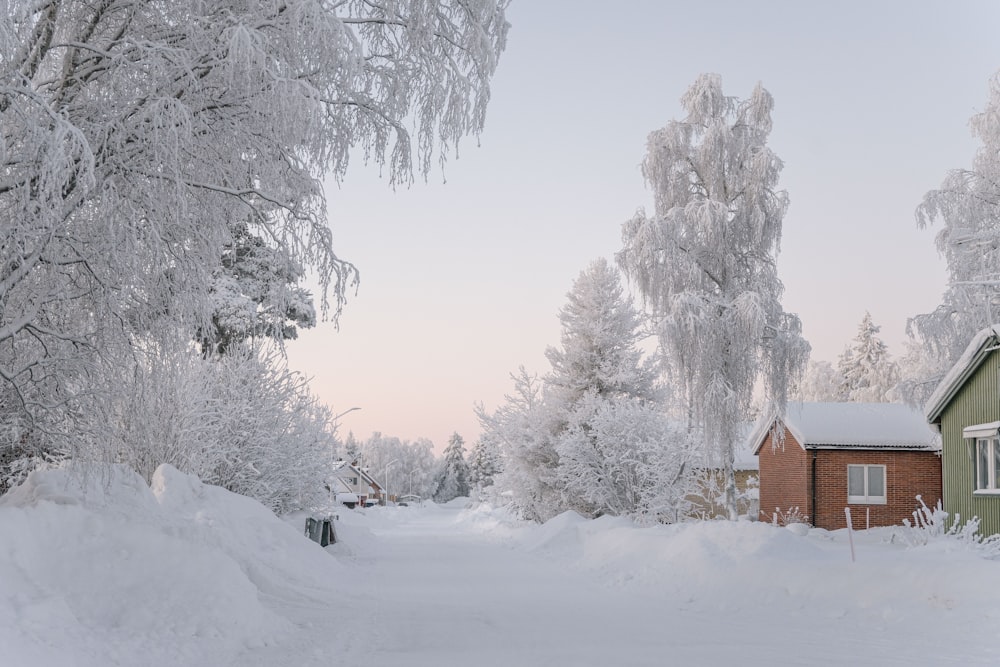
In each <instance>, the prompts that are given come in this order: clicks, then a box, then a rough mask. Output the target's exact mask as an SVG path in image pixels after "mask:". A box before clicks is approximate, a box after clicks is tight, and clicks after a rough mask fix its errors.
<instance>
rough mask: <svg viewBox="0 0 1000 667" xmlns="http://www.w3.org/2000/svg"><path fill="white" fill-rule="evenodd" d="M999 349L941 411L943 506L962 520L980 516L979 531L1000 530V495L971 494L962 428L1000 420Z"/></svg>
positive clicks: (971, 479) (992, 532) (967, 451)
mask: <svg viewBox="0 0 1000 667" xmlns="http://www.w3.org/2000/svg"><path fill="white" fill-rule="evenodd" d="M998 371H1000V351H994V352H991V353H990V356H989V357H987V358H986V360H985V361H984V362H983V363H982V364H981V365H980V366H979V369H978V370H976V372H975V374H974V375H973V376H972V377H971V378H969V380H968V381H967V382H966V383H965V386H964V387H962V389H961V390H960V391H959V392H958V394H956V395H955V397H954V398H953V399H952V401H951V403H949V404H948V406H947V407H946V408H945V409H944V412H942V414H941V440H942V466H943V468H942V483H943V485H944V508H945V510H946V511H947V512H948V513H949V514H951V515H952V517H954V515H955V514H958V515H960V516H961V518H962V522H963V523H964V522H965V521H966V520H968V519H970V518H971V517H973V516H978V517H979V522H980V523H979V525H980V529H979V530H980V533H981V534H983V535H993V534H997V533H1000V497H996V496H994V497H990V496H973V495H972V490H973V476H972V460H971V458H970V457H969V447H968V441H966V440H965V439H963V438H962V429H963V428H965V427H966V426H970V425H972V424H985V423H988V422H993V421H998V420H1000V388H998V386H997V382H998V380H1000V375H998Z"/></svg>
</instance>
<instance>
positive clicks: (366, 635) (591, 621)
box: [343, 505, 1000, 667]
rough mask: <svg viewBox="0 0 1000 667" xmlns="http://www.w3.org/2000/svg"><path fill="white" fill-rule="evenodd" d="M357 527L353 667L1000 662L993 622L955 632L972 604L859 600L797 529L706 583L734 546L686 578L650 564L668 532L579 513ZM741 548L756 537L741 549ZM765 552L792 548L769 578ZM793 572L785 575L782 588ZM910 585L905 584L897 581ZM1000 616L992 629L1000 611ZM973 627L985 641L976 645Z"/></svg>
mask: <svg viewBox="0 0 1000 667" xmlns="http://www.w3.org/2000/svg"><path fill="white" fill-rule="evenodd" d="M347 518H349V519H350V520H351V524H350V525H345V526H344V527H345V528H347V530H346V531H344V532H345V533H346V535H345V538H347V539H350V538H351V537H357V535H356V534H355V529H357V528H358V527H359V524H360V525H364V524H365V523H368V524H370V528H369V532H367V534H366V535H364V539H363V540H361V541H362V542H364V546H363V547H361V545H358V547H352V548H354V549H357V548H363V549H365V550H366V551H367V552H368V553H367V554H366V556H365V557H364V558H362V559H360V561H359V562H361V563H362V564H360V565H359V566H358V567H357V570H356V571H357V574H358V582H359V583H360V582H367V583H366V584H365V585H366V586H367V587H368V588H369V590H370V593H371V598H370V599H371V603H372V607H371V608H370V612H371V613H370V615H369V614H362V615H360V616H359V618H364V622H363V623H358V622H347V623H345V624H344V625H345V626H350V627H351V632H352V633H353V637H352V641H351V645H352V647H353V648H354V649H355V650H357V651H360V652H359V653H357V654H356V655H355V656H354V657H356V658H358V659H362V658H363V659H364V660H365V662H366V664H369V665H377V666H379V667H382V666H384V667H394V666H397V665H398V666H402V665H441V666H450V665H455V666H458V665H462V666H466V665H470V664H471V665H543V664H544V665H609V664H611V665H731V664H742V665H775V664H779V665H791V664H795V665H845V664H854V665H896V664H898V665H903V664H906V665H943V664H964V665H969V664H975V665H992V664H997V663H998V660H1000V652H998V651H997V650H996V648H994V646H993V641H992V640H989V639H988V637H989V636H993V634H994V633H993V632H992V631H991V630H989V626H990V623H989V622H988V617H987V618H982V619H980V622H979V623H976V624H975V626H973V627H970V626H969V624H968V623H967V622H959V619H960V618H961V617H962V616H963V615H962V614H954V613H952V612H954V609H955V607H963V606H964V607H968V605H966V604H964V603H963V602H962V601H959V600H951V601H949V600H948V598H944V599H941V600H935V599H934V595H935V593H934V591H929V592H928V595H930V597H929V598H927V597H925V596H924V594H923V593H922V592H921V593H918V595H917V597H918V598H921V599H923V600H924V604H922V607H923V609H920V610H917V611H918V612H920V613H913V611H914V610H912V609H907V608H906V607H907V605H908V603H907V601H906V598H907V597H908V592H907V591H902V592H901V594H895V593H892V592H891V587H892V586H893V585H894V582H893V581H892V580H891V579H890V580H888V581H883V585H884V586H885V587H887V588H888V590H889V591H890V593H889V594H888V595H887V596H885V597H884V599H883V598H881V597H880V598H879V599H877V600H875V599H869V600H865V599H858V600H851V599H850V598H851V596H852V595H853V593H852V591H851V590H849V589H847V588H845V584H844V582H839V583H838V580H839V579H840V578H841V577H842V576H845V575H846V576H851V564H850V563H849V562H847V561H848V557H847V552H846V550H844V549H843V548H842V545H838V544H836V543H835V542H833V541H829V543H828V544H823V545H821V547H825V548H820V549H815V548H813V545H811V544H809V541H808V540H809V538H803V537H799V536H795V535H792V534H791V533H788V534H787V538H788V539H787V540H785V539H783V538H785V537H786V535H785V534H784V533H785V532H786V531H778V530H775V529H771V528H770V527H767V526H746V527H745V528H747V529H749V530H750V531H751V532H752V533H754V534H757V533H762V532H763V533H765V534H767V535H768V536H770V538H767V537H765V538H764V540H763V544H758V543H756V542H755V541H754V540H753V539H747V540H745V546H746V548H747V552H748V554H753V553H754V552H755V551H756V552H757V556H758V557H757V558H751V559H750V561H751V562H747V561H742V560H739V559H736V560H733V561H731V562H730V565H731V566H732V567H731V568H729V569H730V572H728V575H727V573H726V572H719V573H718V577H711V578H713V579H717V580H716V581H714V582H711V581H700V580H699V579H700V577H702V576H704V575H705V574H706V573H705V571H704V569H702V568H698V567H695V568H693V569H691V565H692V562H693V561H697V560H701V561H702V565H704V566H705V567H707V568H714V567H718V566H720V565H722V564H725V563H726V562H727V558H728V557H727V556H724V555H720V554H719V553H713V551H720V550H722V551H724V550H725V549H728V548H730V547H735V548H737V549H738V548H739V547H738V545H733V544H727V543H726V542H721V543H718V542H717V543H715V544H712V543H711V540H710V539H705V538H702V539H700V540H696V541H695V543H691V544H689V545H688V546H691V547H693V549H690V550H687V549H685V551H688V553H686V554H683V555H677V558H676V572H675V574H676V575H679V577H680V580H678V579H677V578H675V577H674V576H672V575H671V574H670V570H671V567H670V564H669V562H667V561H668V559H667V558H666V556H668V554H666V553H664V554H663V556H664V558H663V559H660V558H657V557H655V556H654V555H653V554H652V552H654V551H655V548H653V547H650V548H648V549H644V548H643V544H642V542H643V540H644V539H647V538H648V539H652V540H657V539H658V540H659V541H665V540H667V539H668V537H667V535H666V534H664V533H662V532H658V531H655V530H654V531H648V530H637V529H635V528H633V527H631V526H627V525H626V524H625V523H624V522H617V521H615V520H609V521H597V522H584V521H582V520H580V519H578V518H576V517H572V516H571V515H567V516H564V517H558V518H557V519H555V520H553V522H550V524H547V525H546V526H542V527H535V526H531V527H522V528H519V529H518V528H511V527H510V526H508V525H504V524H501V523H496V522H494V521H492V520H491V518H490V517H476V516H475V515H474V514H472V515H470V513H468V512H463V511H462V510H461V509H460V508H459V507H458V506H455V505H453V506H451V507H444V508H441V507H437V506H431V507H425V508H400V509H390V510H376V511H374V512H371V511H370V512H368V513H367V516H366V517H365V518H364V519H361V520H360V521H359V520H358V517H356V516H352V517H347ZM720 527H721V528H723V530H725V526H724V525H723V526H720ZM730 527H731V526H730ZM730 532H732V531H730ZM646 533H648V534H646ZM654 533H658V535H654ZM772 533H778V535H777V536H776V537H775V536H774V535H772ZM741 537H747V536H745V535H744V536H741V535H739V534H738V533H737V534H736V535H735V536H734V537H733V538H730V539H735V540H740V538H741ZM678 539H679V538H678ZM772 541H773V542H777V543H778V544H777V545H774V544H771V542H772ZM799 543H802V544H799ZM761 546H764V547H768V548H774V547H776V548H777V550H779V551H780V550H785V551H786V552H787V553H786V554H785V557H784V558H782V557H775V558H774V560H776V561H777V562H776V563H773V564H772V566H770V567H767V566H764V567H760V566H761V565H762V561H761V560H759V557H760V556H761V555H762V551H761V549H759V547H761ZM786 547H787V548H786ZM637 548H638V551H636V549H637ZM699 549H702V550H703V551H702V552H699V551H698V550H699ZM891 551H892V552H895V553H903V552H901V551H898V550H896V549H892V550H891ZM644 553H645V554H646V556H644ZM907 553H911V552H907ZM355 555H356V556H357V555H358V554H357V552H356V551H355ZM763 555H768V554H763ZM809 555H811V556H812V557H813V558H808V556H809ZM867 555H868V557H869V558H873V557H874V554H867ZM755 565H756V566H758V567H754V566H755ZM783 565H784V566H787V567H786V568H785V569H787V571H788V578H787V580H784V581H781V580H780V579H779V580H775V579H776V577H777V575H778V573H779V572H780V570H781V569H782V566H783ZM855 565H856V564H855ZM990 565H991V566H993V567H992V568H991V569H992V570H996V569H997V567H996V564H995V563H990ZM754 569H756V570H757V576H756V580H755V577H754V573H753V570H754ZM872 569H875V568H869V569H864V566H861V568H855V570H854V573H855V574H857V575H858V576H857V577H854V579H855V580H856V581H857V580H860V583H861V584H862V585H864V584H866V582H867V581H869V580H870V581H875V580H877V579H879V578H883V577H884V573H883V572H882V568H881V567H878V568H877V571H875V572H872V571H871V570H872ZM903 569H904V570H905V569H906V568H903ZM803 570H807V571H806V572H804V571H803ZM994 576H995V575H994ZM905 582H906V579H905V576H904V578H903V579H900V580H899V582H898V583H899V584H900V585H903V584H905ZM957 592H958V591H956V593H957ZM876 595H877V594H876ZM949 605H950V606H951V608H949ZM998 606H1000V605H998ZM925 612H926V613H925ZM990 615H991V616H992V618H993V622H994V623H995V620H996V618H997V610H992V611H991V612H990ZM356 620H357V619H352V621H356ZM967 620H968V619H966V621H967ZM977 627H978V629H979V630H980V632H981V633H983V632H985V633H988V634H986V635H984V634H978V635H977V632H976V628H977ZM994 627H995V626H994ZM343 629H346V627H345V628H343Z"/></svg>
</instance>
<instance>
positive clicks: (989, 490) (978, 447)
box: [972, 434, 1000, 495]
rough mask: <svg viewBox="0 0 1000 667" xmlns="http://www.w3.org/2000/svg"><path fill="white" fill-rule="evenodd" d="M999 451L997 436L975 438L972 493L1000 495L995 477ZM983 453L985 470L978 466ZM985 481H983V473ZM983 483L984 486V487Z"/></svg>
mask: <svg viewBox="0 0 1000 667" xmlns="http://www.w3.org/2000/svg"><path fill="white" fill-rule="evenodd" d="M998 449H1000V437H997V435H995V434H994V435H992V436H988V437H985V438H976V440H975V444H974V446H973V451H972V456H973V480H972V485H973V493H977V494H980V495H993V494H1000V485H998V484H997V482H998V481H1000V480H998V479H997V476H998V474H1000V470H998V466H997V451H998ZM983 451H985V454H986V468H985V469H984V468H982V467H981V466H980V461H982V458H981V456H980V454H981V453H982V452H983ZM984 472H985V473H986V474H985V477H986V479H985V480H984V479H983V473H984ZM984 483H985V485H984Z"/></svg>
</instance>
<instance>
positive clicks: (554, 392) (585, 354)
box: [545, 259, 688, 516]
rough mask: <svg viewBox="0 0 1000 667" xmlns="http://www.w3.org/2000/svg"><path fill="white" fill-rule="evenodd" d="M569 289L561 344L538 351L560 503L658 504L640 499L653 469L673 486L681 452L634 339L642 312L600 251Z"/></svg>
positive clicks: (627, 507)
mask: <svg viewBox="0 0 1000 667" xmlns="http://www.w3.org/2000/svg"><path fill="white" fill-rule="evenodd" d="M567 297H568V303H567V304H566V305H565V306H564V307H563V308H562V310H561V311H560V312H559V320H560V322H561V323H562V347H561V348H549V349H548V350H547V351H546V356H547V357H548V359H549V362H550V363H551V364H552V370H551V372H550V373H549V374H548V375H546V377H545V400H546V402H547V404H548V406H549V409H550V410H551V414H552V416H553V417H554V418H556V419H557V420H558V421H557V422H556V424H555V430H554V434H553V436H554V440H555V450H556V453H557V454H558V456H559V462H558V466H557V468H556V479H558V480H559V483H560V486H561V488H562V492H563V494H564V497H565V499H566V503H567V505H568V506H569V507H570V508H571V509H574V510H576V511H578V512H580V513H581V514H584V515H588V516H600V515H602V514H615V515H633V516H635V515H640V514H645V513H647V512H648V511H649V510H653V511H657V510H661V509H664V508H654V507H650V506H649V503H648V500H649V498H650V497H651V494H652V492H653V487H654V479H653V477H654V474H655V473H654V471H655V469H658V468H667V469H670V471H671V473H670V474H668V475H663V476H661V477H660V479H659V481H661V482H662V481H664V479H666V478H670V477H673V478H674V479H673V480H672V481H673V483H672V484H668V485H667V486H668V488H669V487H676V486H680V484H679V482H680V481H681V478H682V477H683V474H684V471H685V469H686V465H687V463H688V461H687V459H686V451H685V449H684V448H683V447H677V444H678V443H677V442H671V437H670V435H671V434H670V432H669V428H667V421H666V417H665V415H664V403H663V400H662V399H663V396H664V394H663V391H662V389H661V388H660V387H659V386H657V379H658V376H659V368H658V366H657V365H656V361H655V359H654V358H645V359H644V358H643V353H642V351H641V350H640V349H639V348H638V343H639V342H640V340H641V339H642V338H643V336H644V332H643V331H642V318H641V316H640V314H639V312H638V311H637V310H636V308H635V306H634V305H633V303H632V300H631V299H630V298H628V297H627V296H626V295H625V293H624V290H623V289H622V286H621V278H620V275H619V273H618V271H617V270H616V269H614V268H613V267H611V266H609V265H608V263H607V262H606V261H605V260H603V259H600V260H597V261H595V262H593V263H592V264H591V265H590V266H589V267H587V269H586V270H584V271H583V272H582V273H581V274H580V276H579V277H578V278H577V279H576V281H574V283H573V289H572V290H571V291H570V292H569V294H568V295H567ZM681 442H684V438H683V436H682V437H681ZM669 509H670V510H671V511H670V514H671V516H673V510H674V509H675V508H674V507H670V508H669Z"/></svg>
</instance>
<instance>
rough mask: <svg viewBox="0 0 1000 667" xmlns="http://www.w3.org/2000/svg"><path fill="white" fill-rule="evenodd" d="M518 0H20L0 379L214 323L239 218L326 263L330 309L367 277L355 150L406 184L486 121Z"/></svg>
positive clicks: (1, 87)
mask: <svg viewBox="0 0 1000 667" xmlns="http://www.w3.org/2000/svg"><path fill="white" fill-rule="evenodd" d="M507 4H508V0H438V1H436V2H426V1H425V0H398V1H393V2H370V1H368V0H344V1H342V2H334V1H332V0H285V1H283V2H271V1H270V0H239V1H237V0H215V1H213V2H204V1H202V0H171V1H169V2H166V1H162V0H141V1H140V0H100V1H98V2H91V1H89V0H39V1H30V2H29V1H28V0H10V1H9V2H6V3H4V10H3V11H2V12H0V132H2V136H0V257H3V262H2V263H0V354H2V358H0V381H5V382H6V383H8V384H9V386H11V387H12V388H13V389H14V390H15V391H16V392H20V395H21V399H22V402H26V401H25V399H26V398H27V397H29V396H30V392H26V389H27V388H29V387H38V386H39V385H40V384H41V383H43V382H45V381H46V380H50V379H52V378H68V377H70V376H71V375H72V374H73V373H77V374H79V373H84V372H87V370H88V359H89V357H92V356H93V355H95V354H99V353H100V352H101V348H102V345H103V344H104V342H105V341H107V340H108V339H109V338H112V337H119V338H125V339H126V341H125V342H124V344H123V345H122V346H121V349H128V344H127V339H128V337H129V336H132V335H144V334H146V333H147V332H149V331H152V330H154V329H159V328H161V327H162V326H163V323H164V322H165V321H169V322H171V323H174V324H175V325H176V326H177V327H178V328H179V329H180V330H181V333H179V334H178V335H184V336H186V337H187V338H190V337H191V336H192V335H193V334H194V331H195V329H196V328H198V327H202V328H207V327H209V326H211V316H212V314H213V312H214V307H215V306H216V305H217V304H216V302H215V299H214V298H213V296H212V294H211V293H210V289H209V286H210V285H211V284H212V283H213V280H212V278H213V275H214V274H215V272H216V271H217V269H218V268H219V267H220V262H221V258H222V257H223V254H224V248H226V247H227V245H231V244H232V242H233V230H234V229H236V228H238V226H237V225H236V222H237V221H246V224H247V229H248V232H249V233H250V234H252V235H253V236H255V237H259V238H261V239H264V240H265V241H266V242H267V244H268V245H269V246H270V247H271V248H273V249H275V250H276V251H277V252H278V253H280V254H281V255H282V256H283V257H285V258H287V259H288V260H289V261H291V262H293V263H295V264H298V265H302V266H304V267H308V268H310V269H312V270H313V271H314V272H315V273H316V274H317V275H318V278H319V282H320V285H321V293H320V294H319V298H320V307H321V311H322V312H323V313H327V312H328V311H327V305H328V303H329V302H330V301H331V300H332V306H333V316H334V317H335V316H336V314H337V312H338V311H339V308H340V307H341V305H342V303H343V298H344V295H345V292H346V290H347V289H348V288H349V287H350V286H351V285H353V284H354V283H355V281H356V278H357V272H356V271H355V268H354V267H353V266H352V265H351V264H350V263H348V262H347V261H345V260H343V259H342V258H340V257H339V256H338V255H337V254H336V252H335V251H334V244H333V240H332V238H331V232H330V229H329V227H328V226H327V220H326V209H325V198H324V193H323V189H322V177H323V176H325V175H333V176H334V177H337V178H339V177H341V176H342V175H343V174H344V173H345V172H346V170H347V168H348V161H349V157H351V155H352V153H353V154H355V155H359V156H361V157H363V158H364V159H366V160H372V161H375V162H377V163H379V164H384V165H385V167H386V173H387V175H388V178H389V180H390V181H391V182H392V183H393V184H398V183H407V182H409V181H410V180H412V178H413V174H414V173H415V172H417V173H422V174H427V173H428V171H429V170H430V169H431V166H432V164H433V162H434V161H435V160H440V161H442V162H443V161H444V160H445V159H446V158H447V157H448V156H449V155H450V154H451V152H452V151H453V150H457V146H458V141H459V139H460V138H461V137H462V136H465V135H469V134H477V133H478V132H479V131H480V130H481V128H482V127H483V123H484V120H485V113H486V105H487V102H488V100H489V80H490V78H491V76H492V74H493V72H494V70H495V68H496V65H497V61H498V58H499V55H500V53H501V52H502V50H503V48H504V46H505V41H506V34H507V29H508V24H507V22H506V20H505V11H506V6H507ZM414 160H415V162H414ZM328 297H329V298H328ZM56 384H60V383H56ZM84 384H86V383H85V382H76V383H75V384H74V383H72V382H65V381H64V382H61V387H62V388H63V390H64V391H65V392H67V393H68V394H70V395H72V394H73V393H74V391H75V389H74V387H77V388H78V387H79V386H82V385H84ZM35 403H36V404H37V405H36V407H53V406H55V405H56V404H57V399H55V398H53V399H51V400H47V401H46V400H41V399H40V400H37V401H35Z"/></svg>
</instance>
